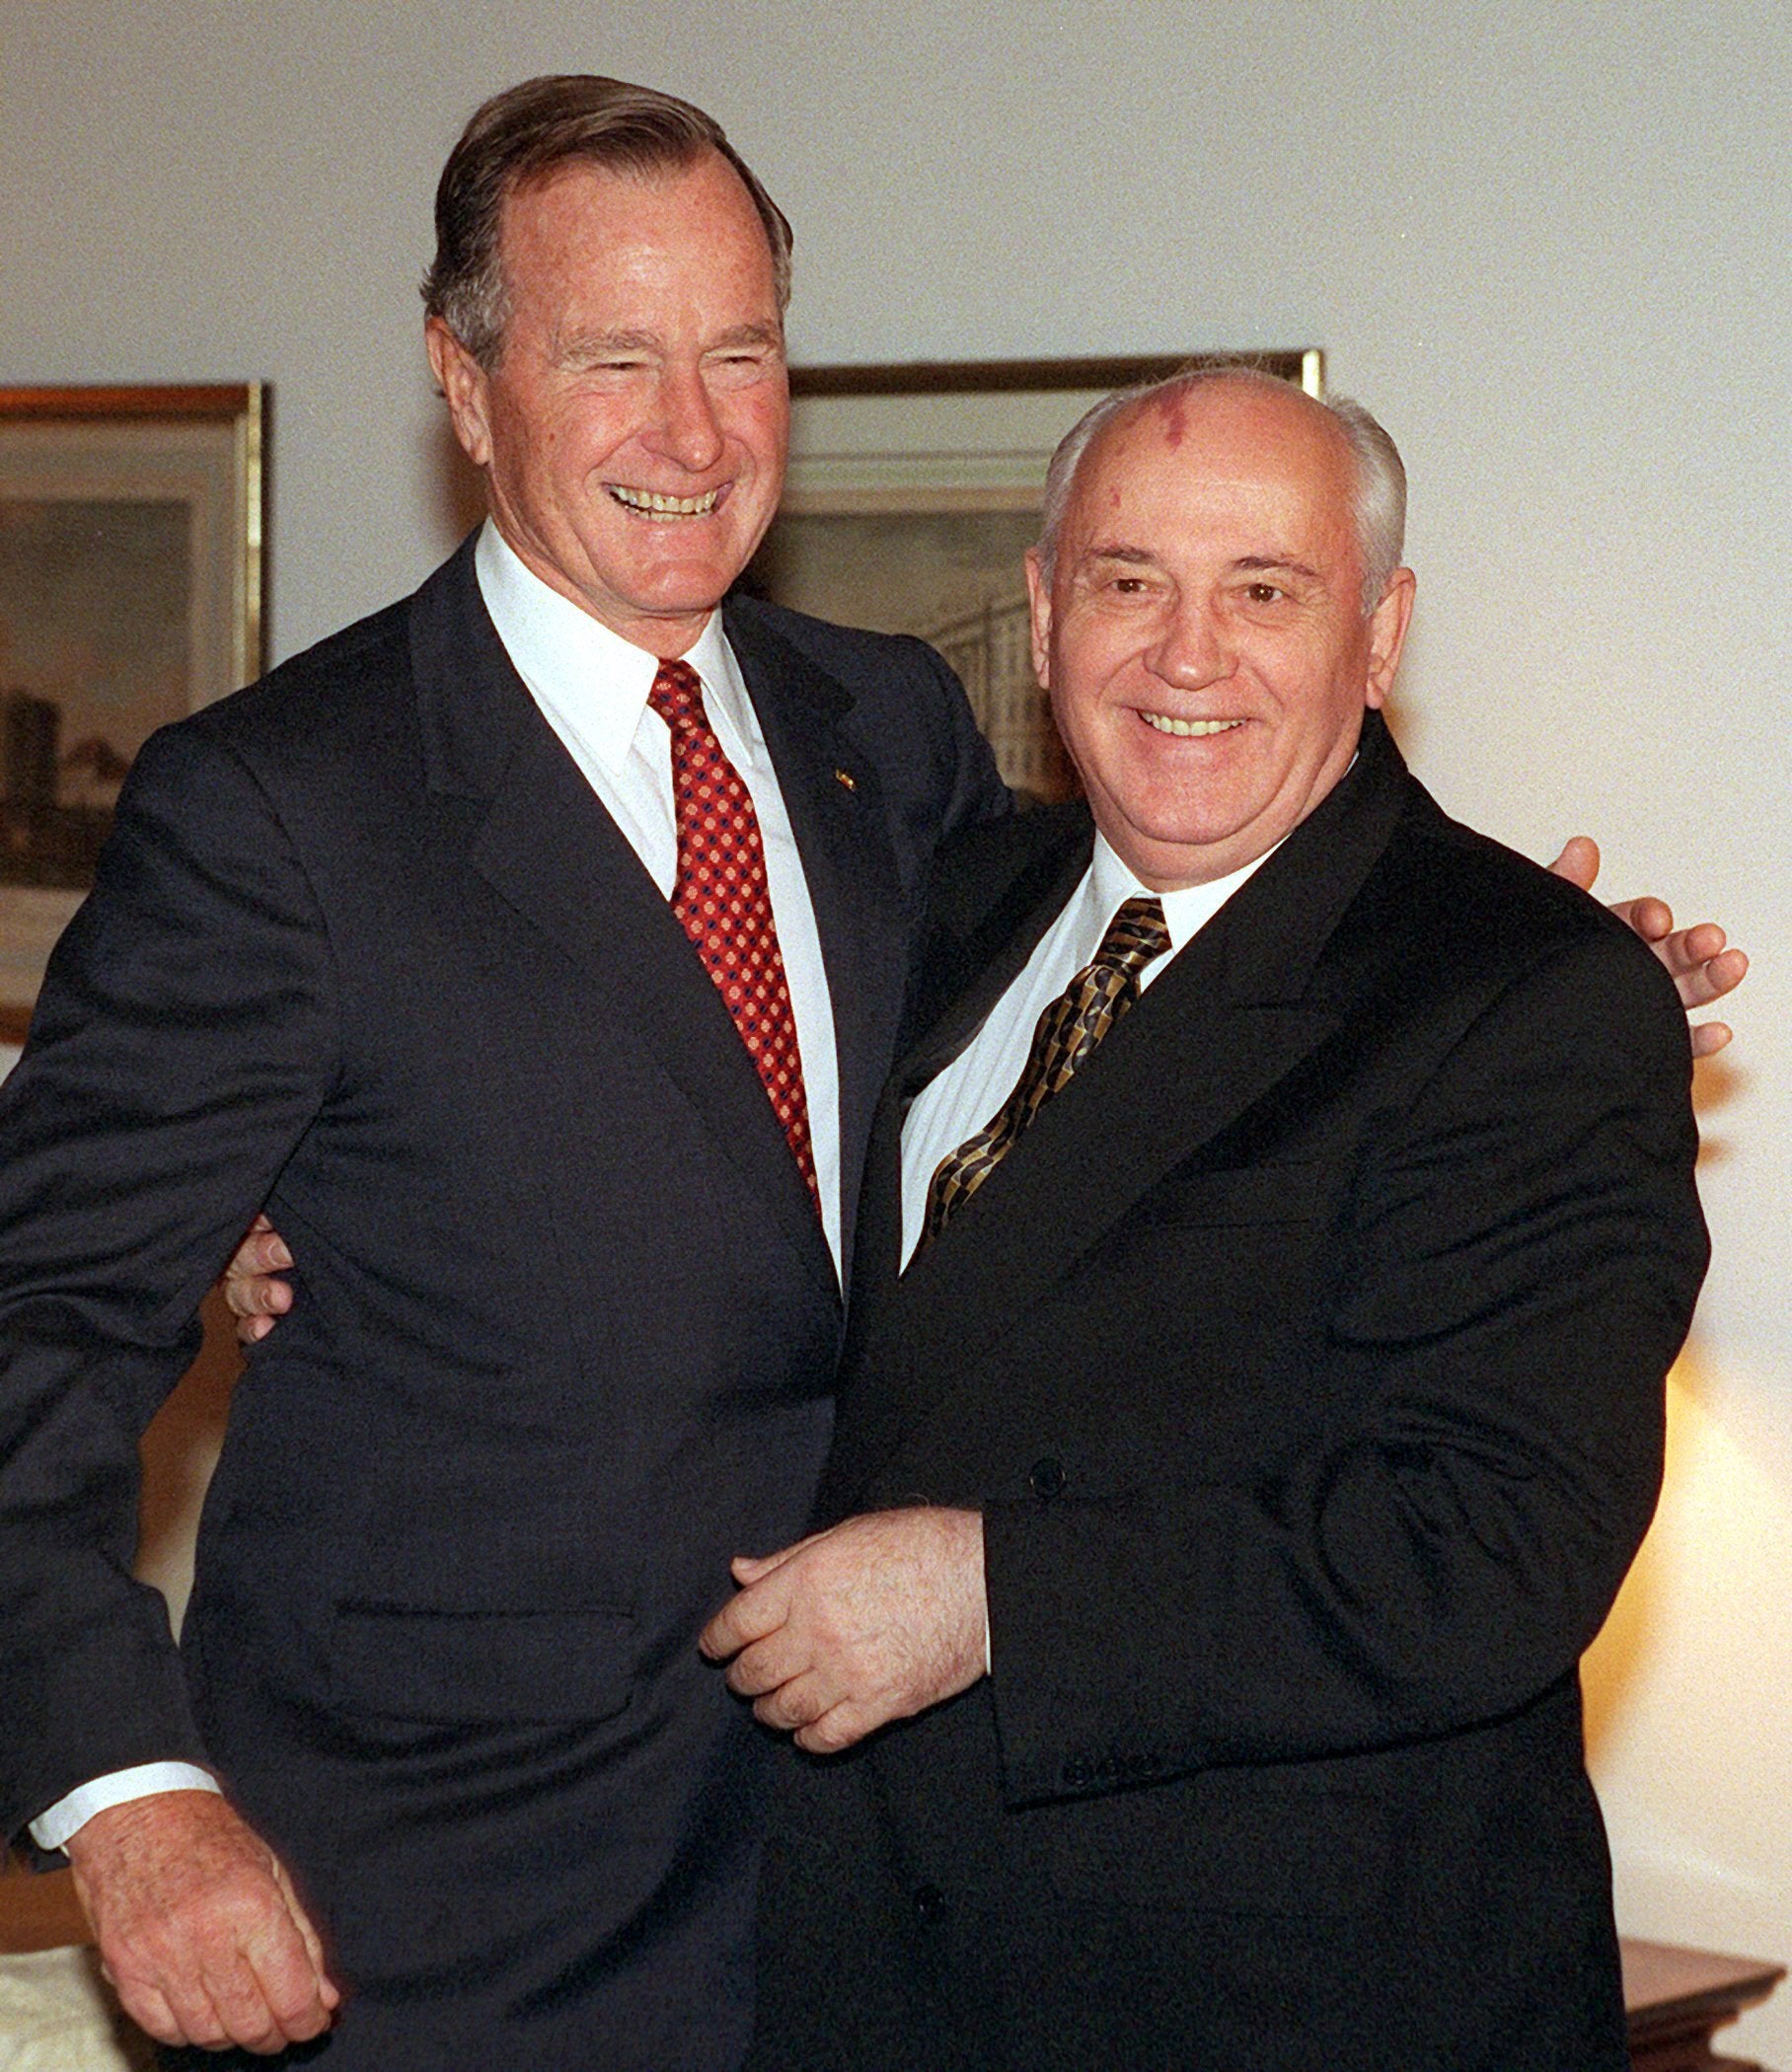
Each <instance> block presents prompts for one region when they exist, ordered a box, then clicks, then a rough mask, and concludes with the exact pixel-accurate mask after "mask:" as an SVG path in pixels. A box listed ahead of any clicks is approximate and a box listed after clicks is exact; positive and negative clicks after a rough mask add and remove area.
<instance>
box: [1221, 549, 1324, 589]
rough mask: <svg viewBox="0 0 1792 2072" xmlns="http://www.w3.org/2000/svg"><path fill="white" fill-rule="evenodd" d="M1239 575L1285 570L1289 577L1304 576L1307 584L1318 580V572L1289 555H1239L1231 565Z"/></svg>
mask: <svg viewBox="0 0 1792 2072" xmlns="http://www.w3.org/2000/svg"><path fill="white" fill-rule="evenodd" d="M1232 566H1233V567H1234V568H1235V569H1236V570H1237V571H1238V573H1239V574H1240V575H1260V574H1266V573H1268V572H1270V571H1271V570H1274V569H1277V568H1281V569H1285V570H1286V571H1287V572H1288V573H1289V574H1290V575H1304V576H1306V577H1307V580H1308V582H1314V583H1316V582H1318V581H1319V580H1320V577H1319V571H1318V570H1317V569H1316V568H1309V567H1308V566H1307V563H1306V562H1305V561H1297V560H1295V559H1294V557H1293V556H1292V555H1282V554H1277V555H1270V554H1246V555H1239V556H1238V558H1237V559H1236V560H1235V561H1234V562H1233V563H1232Z"/></svg>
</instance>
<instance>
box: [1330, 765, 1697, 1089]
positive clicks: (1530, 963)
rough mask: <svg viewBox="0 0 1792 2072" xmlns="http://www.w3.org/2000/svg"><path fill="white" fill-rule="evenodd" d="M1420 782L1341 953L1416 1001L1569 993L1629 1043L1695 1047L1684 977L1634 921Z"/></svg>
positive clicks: (1467, 1002) (1385, 987)
mask: <svg viewBox="0 0 1792 2072" xmlns="http://www.w3.org/2000/svg"><path fill="white" fill-rule="evenodd" d="M1412 793H1413V797H1412V801H1411V803H1410V805H1409V807H1408V810H1407V811H1406V812H1404V813H1403V814H1402V816H1401V819H1400V822H1399V824H1398V826H1397V827H1396V829H1395V831H1394V834H1393V838H1392V839H1391V840H1390V841H1389V843H1388V844H1387V847H1386V849H1385V851H1383V853H1382V855H1381V859H1380V861H1379V862H1378V864H1377V866H1376V868H1375V869H1374V870H1373V871H1372V872H1371V873H1370V875H1369V877H1368V879H1367V880H1366V882H1365V883H1364V886H1363V888H1362V891H1361V893H1360V894H1359V896H1358V897H1357V899H1356V900H1355V901H1354V902H1353V903H1352V906H1351V908H1350V910H1349V913H1348V914H1347V916H1346V917H1345V920H1344V923H1343V925H1342V926H1341V927H1340V929H1339V931H1338V935H1337V936H1336V937H1335V938H1334V944H1333V947H1334V949H1335V950H1336V951H1337V952H1338V953H1339V954H1341V955H1342V956H1343V957H1344V958H1346V959H1347V960H1358V959H1360V960H1361V962H1362V963H1363V965H1364V966H1365V967H1366V968H1369V969H1371V970H1374V971H1375V972H1376V973H1377V979H1376V984H1377V988H1378V990H1379V991H1382V992H1383V993H1384V994H1385V995H1386V996H1388V997H1391V998H1394V999H1406V1000H1407V1001H1409V1002H1411V1003H1412V1004H1414V1005H1415V1006H1416V1005H1417V1004H1418V1003H1419V1002H1420V1001H1423V1000H1426V999H1430V1000H1432V1001H1434V1002H1436V1001H1440V1000H1447V1001H1452V1002H1455V1003H1456V1007H1457V1008H1458V1009H1459V1008H1461V1007H1463V1006H1467V1007H1470V1008H1473V1007H1477V1006H1478V1007H1480V1008H1483V1009H1485V1010H1487V1011H1494V1010H1496V1009H1497V1008H1501V1007H1502V1006H1503V1008H1504V1009H1505V1011H1511V1010H1512V1009H1513V1007H1514V1006H1515V1005H1516V1004H1517V1003H1519V1002H1521V1001H1522V1002H1526V1003H1528V1011H1531V1012H1532V1013H1535V1012H1536V1011H1537V1008H1538V1004H1539V1003H1540V1002H1541V1001H1543V1000H1545V999H1550V998H1551V997H1555V996H1559V997H1560V998H1562V999H1565V1000H1571V1001H1572V1002H1573V1004H1574V1018H1575V1019H1576V1020H1584V1021H1591V1022H1595V1023H1604V1024H1605V1026H1606V1027H1607V1028H1608V1029H1609V1030H1610V1031H1611V1032H1612V1033H1613V1034H1614V1035H1615V1036H1616V1037H1617V1038H1618V1040H1619V1041H1620V1044H1621V1045H1622V1047H1625V1048H1629V1047H1631V1046H1632V1045H1635V1044H1648V1045H1650V1046H1651V1047H1653V1046H1654V1045H1655V1044H1657V1043H1659V1044H1660V1045H1661V1046H1662V1047H1663V1049H1664V1050H1665V1052H1667V1053H1672V1054H1673V1055H1674V1056H1675V1057H1676V1058H1677V1059H1678V1058H1679V1056H1680V1054H1681V1053H1683V1052H1684V1051H1685V1048H1686V1033H1685V1019H1684V1014H1683V1011H1682V1009H1681V1007H1680V999H1679V996H1678V994H1677V993H1676V991H1675V987H1674V982H1673V981H1672V980H1671V979H1670V978H1669V976H1668V974H1667V972H1666V971H1665V970H1664V969H1663V968H1662V965H1661V962H1660V960H1659V959H1658V958H1657V957H1656V956H1655V954H1654V953H1653V951H1651V950H1650V949H1649V947H1648V946H1647V945H1646V944H1645V943H1643V942H1642V941H1641V940H1640V939H1639V938H1638V937H1637V936H1636V935H1635V934H1634V933H1633V932H1632V930H1631V929H1630V928H1628V927H1626V926H1625V925H1624V924H1623V923H1622V922H1621V921H1619V920H1618V919H1617V917H1616V916H1615V915H1614V914H1612V913H1610V912H1609V911H1608V910H1607V909H1606V908H1605V907H1603V906H1602V905H1601V904H1600V903H1599V901H1597V900H1596V899H1594V898H1593V897H1592V896H1591V895H1590V894H1588V893H1585V892H1583V891H1581V889H1580V888H1579V887H1578V886H1576V885H1571V884H1570V883H1568V881H1567V880H1566V879H1564V878H1558V877H1556V876H1555V875H1554V874H1553V873H1552V872H1550V871H1548V870H1545V869H1543V868H1542V866H1541V865H1539V864H1536V863H1533V862H1531V859H1530V858H1529V857H1527V856H1522V855H1520V854H1519V853H1518V852H1517V851H1514V850H1511V849H1508V848H1507V847H1506V846H1505V845H1504V844H1503V843H1500V842H1496V841H1494V840H1493V839H1492V838H1491V837H1489V836H1487V835H1483V834H1481V833H1479V832H1477V831H1476V830H1475V829H1473V828H1470V827H1466V826H1464V825H1463V824H1462V823H1461V822H1460V821H1456V820H1452V819H1451V818H1449V816H1448V815H1446V814H1445V813H1443V812H1442V811H1441V810H1440V809H1439V808H1438V807H1437V806H1436V805H1435V803H1434V802H1433V801H1432V800H1431V798H1430V797H1429V795H1428V794H1427V793H1426V792H1425V791H1424V790H1423V789H1422V787H1420V786H1419V785H1418V784H1417V783H1416V782H1414V783H1413V784H1412Z"/></svg>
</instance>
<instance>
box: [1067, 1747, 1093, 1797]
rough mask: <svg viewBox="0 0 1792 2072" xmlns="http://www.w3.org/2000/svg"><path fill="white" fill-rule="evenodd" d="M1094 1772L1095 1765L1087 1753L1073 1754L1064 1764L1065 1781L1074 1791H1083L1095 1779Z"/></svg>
mask: <svg viewBox="0 0 1792 2072" xmlns="http://www.w3.org/2000/svg"><path fill="white" fill-rule="evenodd" d="M1094 1774H1095V1769H1094V1765H1093V1764H1092V1763H1091V1762H1090V1761H1089V1759H1088V1757H1087V1756H1086V1755H1073V1756H1072V1757H1071V1759H1070V1761H1069V1762H1067V1763H1066V1764H1065V1766H1064V1781H1065V1783H1066V1784H1067V1785H1068V1786H1069V1787H1070V1789H1071V1790H1072V1791H1073V1792H1080V1791H1082V1789H1083V1786H1084V1785H1085V1784H1088V1783H1090V1782H1091V1781H1092V1780H1093V1778H1094Z"/></svg>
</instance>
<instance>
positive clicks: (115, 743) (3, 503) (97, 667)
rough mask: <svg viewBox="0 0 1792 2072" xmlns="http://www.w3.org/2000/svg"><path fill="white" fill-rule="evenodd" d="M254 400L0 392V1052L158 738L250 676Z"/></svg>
mask: <svg viewBox="0 0 1792 2072" xmlns="http://www.w3.org/2000/svg"><path fill="white" fill-rule="evenodd" d="M265 430H266V391H265V389H264V388H263V387H262V386H261V384H259V383H236V384H231V385H228V386H221V387H210V388H174V387H156V388H134V389H104V388H91V389H90V388H68V389H0V1042H3V1041H7V1040H17V1036H18V1034H19V1033H20V1032H21V1031H22V1029H23V1026H24V1024H25V1022H26V1021H27V1020H28V1019H29V1015H30V1008H31V1003H32V1002H33V1001H34V1000H35V999H37V984H38V981H39V979H40V978H41V976H42V972H43V961H44V958H45V957H46V956H47V955H48V953H49V949H50V945H51V944H52V943H53V942H54V941H55V939H56V936H57V935H58V934H60V932H61V931H62V928H63V927H64V925H66V924H67V922H68V920H69V918H70V916H71V915H72V914H73V913H74V911H75V908H76V907H77V906H78V905H79V903H80V900H81V896H82V894H83V893H84V892H85V891H86V889H87V888H88V887H89V886H90V885H91V884H92V883H93V871H94V860H95V858H96V856H97V855H98V853H99V850H100V845H101V844H102V843H103V842H104V841H105V839H106V835H107V832H108V830H109V829H110V828H111V826H112V809H113V806H114V805H115V803H116V801H117V796H118V787H119V785H120V783H121V782H122V781H123V778H124V775H125V773H126V772H127V771H128V770H129V768H130V765H131V760H132V758H133V757H134V756H135V755H136V752H137V750H138V749H139V748H140V747H141V746H142V745H143V742H144V741H145V739H146V738H147V737H148V736H149V734H150V733H152V732H153V731H154V729H155V728H157V727H158V726H161V725H162V724H163V723H164V722H165V721H167V720H170V719H175V718H178V717H179V716H180V715H181V714H182V713H183V712H189V711H191V710H192V709H193V708H194V706H196V705H201V704H204V703H208V702H209V701H210V700H211V699H214V698H221V697H223V696H224V694H225V693H226V692H228V691H232V690H234V689H236V687H237V686H238V685H239V684H244V683H247V682H248V681H249V680H250V679H251V678H253V677H255V676H258V675H259V674H260V673H261V667H262V639H261V598H262V511H263V483H264V469H263V450H264V449H263V442H264V438H265Z"/></svg>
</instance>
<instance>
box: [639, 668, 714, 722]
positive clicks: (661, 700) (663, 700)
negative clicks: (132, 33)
mask: <svg viewBox="0 0 1792 2072" xmlns="http://www.w3.org/2000/svg"><path fill="white" fill-rule="evenodd" d="M647 703H648V704H650V705H651V706H652V707H653V709H654V710H655V711H656V712H657V713H658V714H659V716H660V717H661V718H662V719H663V720H664V721H665V722H666V724H667V725H668V726H669V727H672V728H674V729H676V728H678V727H680V726H706V725H708V723H709V715H708V714H707V713H706V712H705V710H704V687H703V683H702V680H701V679H700V678H699V676H698V674H697V671H696V670H695V669H693V668H692V667H691V665H690V663H689V662H662V663H661V664H660V665H659V668H658V670H657V672H656V673H655V675H654V678H653V684H652V688H651V689H650V690H649V691H648V693H647Z"/></svg>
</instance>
